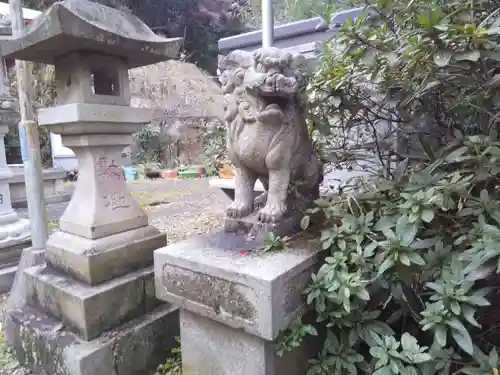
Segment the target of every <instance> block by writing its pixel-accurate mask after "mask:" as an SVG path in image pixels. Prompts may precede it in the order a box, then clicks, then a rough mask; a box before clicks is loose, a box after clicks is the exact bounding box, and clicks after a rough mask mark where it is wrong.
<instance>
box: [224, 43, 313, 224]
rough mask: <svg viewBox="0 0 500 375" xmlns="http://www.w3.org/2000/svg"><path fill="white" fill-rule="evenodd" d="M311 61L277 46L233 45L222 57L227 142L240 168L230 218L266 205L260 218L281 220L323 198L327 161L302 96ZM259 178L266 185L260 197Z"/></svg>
mask: <svg viewBox="0 0 500 375" xmlns="http://www.w3.org/2000/svg"><path fill="white" fill-rule="evenodd" d="M305 62H306V61H305V58H304V56H302V55H292V54H290V53H287V52H284V51H282V50H280V49H277V48H274V47H271V48H261V49H258V50H256V51H254V52H253V53H252V52H246V51H233V52H231V53H230V54H229V55H228V56H226V57H223V58H221V60H220V62H219V70H220V72H221V76H220V81H221V83H222V86H223V92H224V94H225V99H226V113H225V121H226V124H227V134H228V137H227V147H228V153H229V158H230V159H231V161H232V162H233V164H234V165H235V169H236V171H235V172H236V173H235V175H236V177H235V182H236V190H235V199H234V201H233V202H232V204H231V205H230V206H229V208H228V209H227V215H228V216H229V218H242V217H245V216H248V215H250V214H252V213H253V212H254V207H255V205H257V206H259V207H262V206H263V207H262V208H261V209H260V211H259V212H258V213H257V218H258V220H259V221H260V222H265V223H276V222H279V221H281V220H283V218H285V217H287V216H288V215H297V214H300V210H302V209H304V208H307V206H309V205H310V204H311V203H312V201H313V200H315V199H317V198H318V195H319V184H320V183H321V181H322V179H323V174H322V164H321V162H320V160H319V159H318V157H317V156H316V154H315V152H314V150H313V147H312V142H311V139H310V137H309V135H308V132H307V126H306V123H305V119H304V105H303V104H304V103H302V102H301V100H300V91H301V90H302V88H303V84H304V83H305V81H304V79H303V75H302V72H301V71H300V67H301V66H303V65H304V64H305ZM257 179H260V181H261V182H262V184H263V186H264V188H265V190H266V191H265V192H264V193H263V194H262V195H261V196H259V197H258V198H257V199H256V201H255V202H254V195H253V189H254V184H255V182H256V180H257Z"/></svg>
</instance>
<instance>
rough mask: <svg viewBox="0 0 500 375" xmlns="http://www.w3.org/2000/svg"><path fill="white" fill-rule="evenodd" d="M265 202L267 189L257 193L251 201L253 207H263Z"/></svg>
mask: <svg viewBox="0 0 500 375" xmlns="http://www.w3.org/2000/svg"><path fill="white" fill-rule="evenodd" d="M266 202H267V191H265V192H263V193H262V194H261V195H259V196H258V197H257V198H255V200H254V201H253V204H254V205H255V207H264V206H265V205H266Z"/></svg>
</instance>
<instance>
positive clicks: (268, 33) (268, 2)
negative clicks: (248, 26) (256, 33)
mask: <svg viewBox="0 0 500 375" xmlns="http://www.w3.org/2000/svg"><path fill="white" fill-rule="evenodd" d="M273 44H274V12H273V0H262V47H272V46H273Z"/></svg>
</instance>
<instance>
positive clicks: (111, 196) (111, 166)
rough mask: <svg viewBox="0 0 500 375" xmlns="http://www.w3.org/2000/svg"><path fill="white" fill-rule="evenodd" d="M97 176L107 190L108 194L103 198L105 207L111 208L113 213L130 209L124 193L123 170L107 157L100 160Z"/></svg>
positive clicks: (98, 160)
mask: <svg viewBox="0 0 500 375" xmlns="http://www.w3.org/2000/svg"><path fill="white" fill-rule="evenodd" d="M97 176H98V178H99V181H100V182H101V183H102V184H103V185H104V187H105V190H106V194H104V195H103V197H102V199H104V202H105V203H104V205H105V207H108V208H110V209H111V210H112V211H114V210H117V209H119V208H127V207H130V204H129V203H128V202H127V199H126V197H125V194H124V193H123V184H124V182H125V179H124V177H123V172H122V168H121V167H120V166H119V165H117V164H116V163H115V161H114V160H111V161H110V160H109V158H107V157H106V156H101V157H100V158H98V159H97Z"/></svg>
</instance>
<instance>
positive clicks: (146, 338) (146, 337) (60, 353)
mask: <svg viewBox="0 0 500 375" xmlns="http://www.w3.org/2000/svg"><path fill="white" fill-rule="evenodd" d="M11 319H12V321H13V327H12V328H13V332H12V333H11V336H12V337H13V342H12V343H11V345H12V346H13V348H14V350H15V354H16V356H17V358H18V360H19V361H20V362H21V363H23V364H24V365H26V366H28V367H29V368H30V369H31V370H32V372H33V374H42V375H150V374H152V373H154V370H155V368H156V367H157V365H158V364H159V363H163V362H164V361H165V358H166V355H167V353H168V351H169V348H173V347H175V345H176V342H175V337H176V336H178V335H179V314H178V310H177V309H176V308H173V307H171V306H168V305H163V306H160V307H158V308H156V309H155V310H154V311H152V312H150V313H148V314H144V315H142V316H140V317H138V318H136V319H134V320H131V321H129V322H128V323H126V324H124V325H122V326H120V327H119V328H118V329H115V330H111V331H108V332H106V333H105V334H103V335H101V336H100V337H98V338H96V339H94V340H91V341H86V340H82V339H81V338H80V337H79V336H77V335H75V334H73V333H71V332H69V331H67V330H65V329H64V325H63V324H62V323H61V321H59V320H57V319H54V318H53V317H52V316H50V315H47V314H44V313H41V312H40V311H39V310H37V309H34V308H32V307H30V306H27V307H24V308H23V309H20V310H16V311H14V312H13V313H12V314H11Z"/></svg>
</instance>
